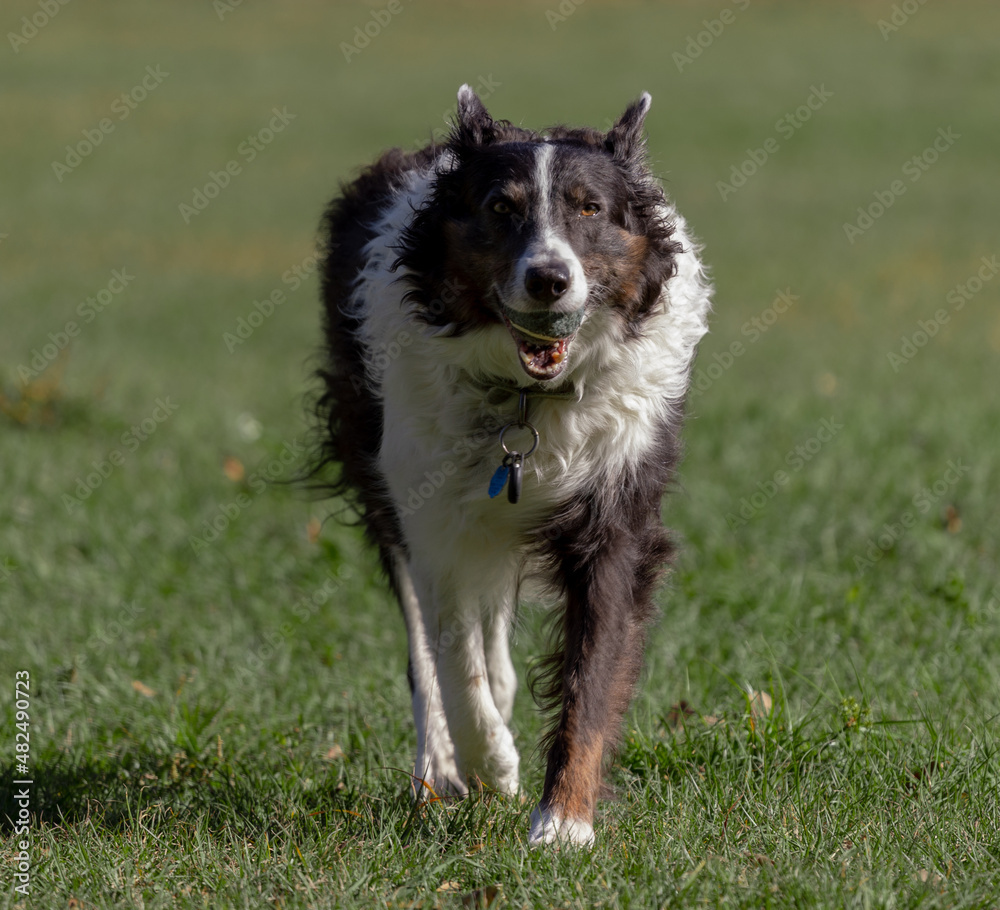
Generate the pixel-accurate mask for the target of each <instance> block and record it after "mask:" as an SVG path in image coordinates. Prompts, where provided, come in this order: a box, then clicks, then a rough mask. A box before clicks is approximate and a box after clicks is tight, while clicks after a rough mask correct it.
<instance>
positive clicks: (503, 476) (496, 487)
mask: <svg viewBox="0 0 1000 910" xmlns="http://www.w3.org/2000/svg"><path fill="white" fill-rule="evenodd" d="M508 474H510V465H508V464H507V459H506V458H505V459H504V460H503V464H502V465H500V467H499V468H497V469H496V471H495V472H494V474H493V477H492V478H491V480H490V490H489V493H490V499H495V498H496V497H497V496H499V495H500V494H501V493H502V492H503V488H504V487H505V486H507V475H508Z"/></svg>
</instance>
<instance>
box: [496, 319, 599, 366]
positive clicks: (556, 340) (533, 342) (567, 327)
mask: <svg viewBox="0 0 1000 910" xmlns="http://www.w3.org/2000/svg"><path fill="white" fill-rule="evenodd" d="M501 313H502V315H503V320H504V323H506V325H507V329H508V331H509V332H510V334H511V337H512V338H513V339H514V343H515V344H516V345H517V354H518V357H519V359H520V361H521V366H522V367H523V368H524V372H525V373H527V374H528V375H529V376H530V377H531V378H532V379H535V380H538V381H539V382H544V381H546V380H549V379H555V378H556V377H557V376H558V375H559V374H560V373H561V372H562V371H563V370H564V369H565V367H566V363H567V361H568V359H569V348H570V344H572V342H573V339H574V338H576V331H577V329H579V328H580V324H581V323H582V322H583V310H582V309H580V310H579V311H578V312H575V313H537V314H528V313H520V312H518V311H516V310H512V309H510V308H509V307H502V309H501ZM525 322H528V323H529V325H524V323H525Z"/></svg>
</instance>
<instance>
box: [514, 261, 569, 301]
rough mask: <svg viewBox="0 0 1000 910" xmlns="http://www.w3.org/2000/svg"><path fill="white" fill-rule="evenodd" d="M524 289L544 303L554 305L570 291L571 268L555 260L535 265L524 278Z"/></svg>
mask: <svg viewBox="0 0 1000 910" xmlns="http://www.w3.org/2000/svg"><path fill="white" fill-rule="evenodd" d="M524 289H525V290H526V291H527V292H528V294H529V296H531V297H533V298H534V299H535V300H540V301H541V302H542V303H552V302H553V301H554V300H558V299H559V298H560V297H562V295H563V294H565V293H566V292H567V291H568V290H569V266H567V265H566V263H565V262H559V261H558V260H553V261H552V262H545V263H543V264H541V265H533V266H531V268H529V269H528V271H527V272H526V273H525V276H524Z"/></svg>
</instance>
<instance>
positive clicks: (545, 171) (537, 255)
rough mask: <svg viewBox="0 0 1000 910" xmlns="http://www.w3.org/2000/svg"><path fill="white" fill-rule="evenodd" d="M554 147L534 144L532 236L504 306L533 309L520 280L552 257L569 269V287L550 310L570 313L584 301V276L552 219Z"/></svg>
mask: <svg viewBox="0 0 1000 910" xmlns="http://www.w3.org/2000/svg"><path fill="white" fill-rule="evenodd" d="M555 157H556V147H555V146H554V145H553V144H552V143H550V142H540V143H538V151H537V156H536V158H535V175H534V181H535V192H536V194H537V199H538V205H537V207H536V209H535V211H534V213H533V215H534V217H533V219H532V220H533V221H534V223H535V229H536V232H535V237H534V239H533V240H532V241H531V243H529V244H528V247H527V249H525V251H524V254H523V255H522V256H521V259H520V261H519V262H518V264H517V269H516V270H515V275H514V281H515V285H514V287H513V288H512V289H511V290H512V293H511V295H510V299H508V300H507V304H508V306H514V307H515V308H517V309H521V308H522V307H521V306H519V305H518V304H519V303H521V302H522V301H523V308H525V309H534V308H535V305H534V304H533V302H532V301H531V300H530V299H529V298H528V295H527V292H526V291H525V289H524V279H525V276H526V274H527V271H528V269H529V268H531V267H532V266H535V265H542V264H544V263H547V262H550V261H552V260H560V261H562V262H564V263H565V264H566V267H567V268H568V269H569V278H570V286H569V290H568V291H567V292H566V293H565V294H564V295H563V296H562V297H561V298H560V299H559V300H558V301H557V302H556V303H555V304H553V305H552V307H551V309H552V310H553V311H555V312H572V311H575V310H578V309H579V308H580V307H582V306H583V305H584V303H586V301H587V278H586V275H585V274H584V272H583V265H582V263H581V262H580V257H579V256H577V254H576V251H575V250H574V249H573V247H572V245H571V244H570V243H569V241H568V240H567V239H566V238H565V237H564V236H561V231H560V228H561V226H560V225H559V224H558V223H557V222H556V213H557V212H558V211H559V206H558V204H557V201H556V199H555V194H556V189H555V180H554V170H555V168H554V165H555Z"/></svg>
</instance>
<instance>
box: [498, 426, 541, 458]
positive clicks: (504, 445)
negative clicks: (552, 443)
mask: <svg viewBox="0 0 1000 910" xmlns="http://www.w3.org/2000/svg"><path fill="white" fill-rule="evenodd" d="M511 427H517V428H518V429H520V428H521V427H527V428H528V429H529V430H531V435H532V437H533V439H532V443H531V448H530V449H528V451H527V452H524V453H523V454H521V453H520V452H519V453H517V454H520V455H521V457H522V458H527V457H528V456H529V455H530V454H531V453H532V452H534V451H535V449H537V448H538V430H536V429H535V428H534V427H533V426H532V425H531V424H530V423H527V422H524V423H508V424H507V425H506V426H505V427H502V428H501V430H500V446H501V448H502V449H503V450H504V451H505V452H506V453H507V454H508V455H510V454H511V451H510V449H508V448H507V443H505V442H504V441H503V434H504V433H506V432H507V431H508V430H509V429H510V428H511Z"/></svg>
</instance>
